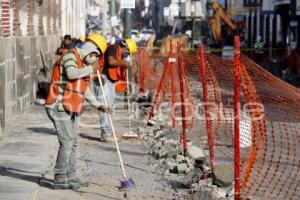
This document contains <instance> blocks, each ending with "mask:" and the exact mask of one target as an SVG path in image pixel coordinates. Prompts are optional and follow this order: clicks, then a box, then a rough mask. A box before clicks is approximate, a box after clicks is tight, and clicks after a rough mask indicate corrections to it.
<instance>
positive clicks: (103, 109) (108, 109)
mask: <svg viewBox="0 0 300 200" xmlns="http://www.w3.org/2000/svg"><path fill="white" fill-rule="evenodd" d="M98 111H100V112H104V113H107V114H111V113H112V109H111V107H109V106H104V105H101V106H98Z"/></svg>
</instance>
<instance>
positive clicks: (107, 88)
mask: <svg viewBox="0 0 300 200" xmlns="http://www.w3.org/2000/svg"><path fill="white" fill-rule="evenodd" d="M101 77H102V81H103V82H104V83H103V84H104V86H103V87H104V88H103V89H104V95H105V98H106V101H107V104H108V105H109V106H111V107H112V106H113V104H114V102H115V95H116V93H115V84H114V83H112V82H110V81H109V80H108V79H107V77H106V76H105V75H103V74H102V75H101ZM94 90H95V94H96V98H97V100H98V101H99V102H100V103H102V104H105V102H104V98H103V94H102V91H101V88H100V85H99V83H98V82H96V83H94ZM99 117H100V132H101V135H104V134H111V133H112V130H111V125H110V122H109V118H108V114H106V113H103V112H99Z"/></svg>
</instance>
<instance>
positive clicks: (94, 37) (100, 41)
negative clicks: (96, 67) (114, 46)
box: [86, 33, 107, 54]
mask: <svg viewBox="0 0 300 200" xmlns="http://www.w3.org/2000/svg"><path fill="white" fill-rule="evenodd" d="M86 41H91V42H93V43H94V44H95V45H97V47H98V48H99V49H100V50H101V53H102V54H104V53H105V51H106V49H107V42H106V39H105V38H104V37H103V36H102V35H100V34H96V33H95V34H91V35H89V36H88V37H87V38H86Z"/></svg>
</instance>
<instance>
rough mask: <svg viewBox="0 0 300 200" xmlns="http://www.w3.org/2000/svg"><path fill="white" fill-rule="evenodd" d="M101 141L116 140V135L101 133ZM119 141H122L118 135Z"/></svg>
mask: <svg viewBox="0 0 300 200" xmlns="http://www.w3.org/2000/svg"><path fill="white" fill-rule="evenodd" d="M100 141H101V142H115V139H114V136H113V135H112V134H101V137H100ZM117 141H120V138H118V137H117Z"/></svg>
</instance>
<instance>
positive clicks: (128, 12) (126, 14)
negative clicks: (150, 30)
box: [124, 8, 132, 38]
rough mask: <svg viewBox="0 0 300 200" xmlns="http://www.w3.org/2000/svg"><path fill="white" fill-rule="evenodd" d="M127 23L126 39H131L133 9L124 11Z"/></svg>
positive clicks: (125, 29) (125, 24)
mask: <svg viewBox="0 0 300 200" xmlns="http://www.w3.org/2000/svg"><path fill="white" fill-rule="evenodd" d="M124 14H125V22H124V37H125V38H131V15H132V11H131V9H128V8H126V9H124Z"/></svg>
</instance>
